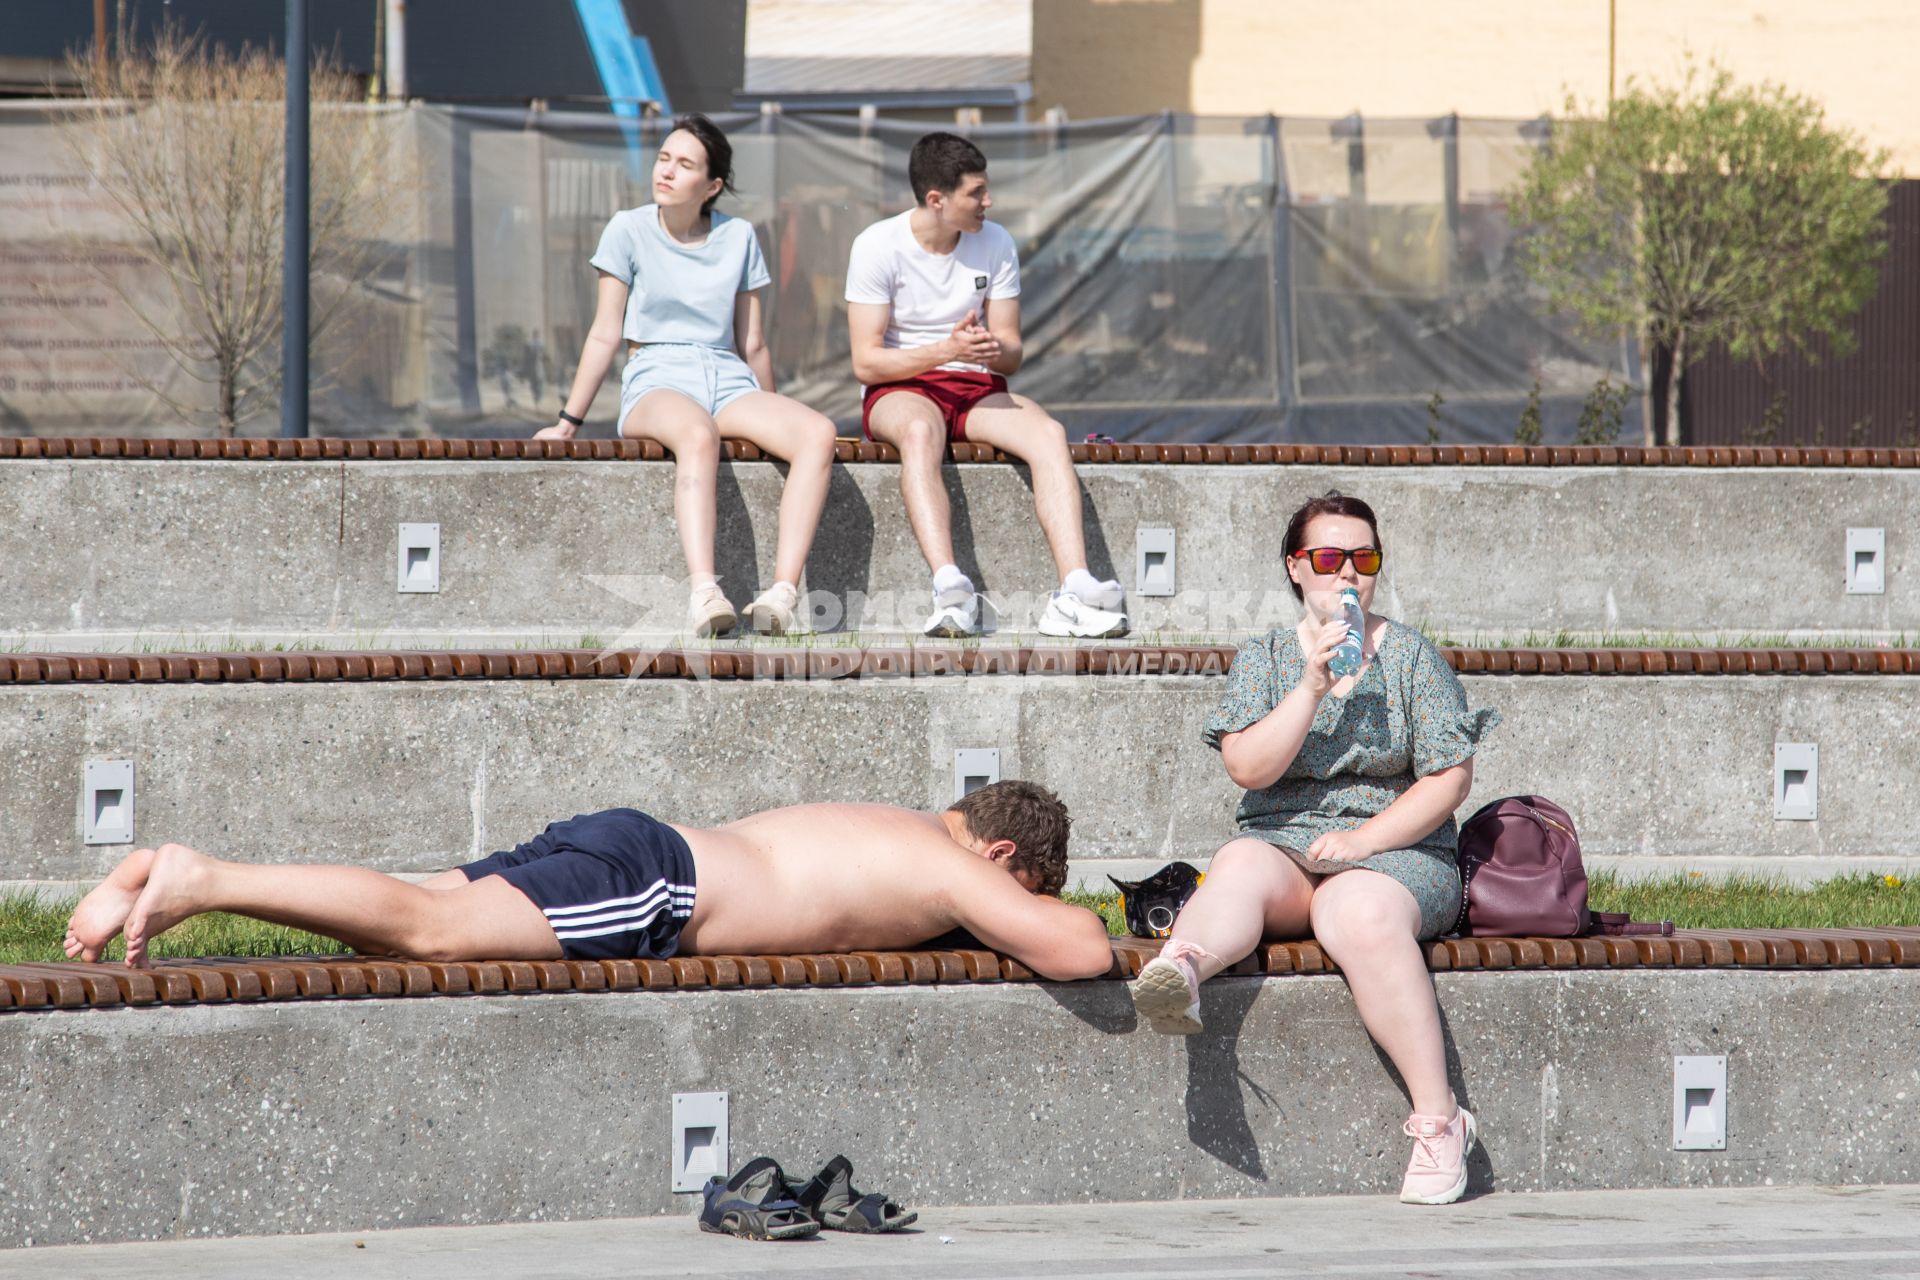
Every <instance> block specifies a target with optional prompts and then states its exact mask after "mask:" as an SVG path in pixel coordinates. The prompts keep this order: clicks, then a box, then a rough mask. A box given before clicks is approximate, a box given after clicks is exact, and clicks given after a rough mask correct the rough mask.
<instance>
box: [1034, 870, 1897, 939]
mask: <svg viewBox="0 0 1920 1280" xmlns="http://www.w3.org/2000/svg"><path fill="white" fill-rule="evenodd" d="M1587 888H1588V895H1587V901H1588V905H1589V906H1591V907H1592V908H1593V909H1594V910H1595V911H1625V912H1627V913H1629V914H1630V915H1632V916H1633V918H1634V919H1635V920H1671V921H1673V923H1674V927H1675V928H1679V929H1846V928H1862V929H1875V928H1898V927H1913V926H1916V925H1920V878H1915V879H1912V880H1905V879H1902V878H1901V877H1899V876H1890V875H1881V876H1876V875H1868V874H1865V873H1863V872H1857V873H1854V874H1851V875H1844V876H1836V877H1835V878H1833V879H1831V880H1823V881H1820V882H1819V883H1817V884H1810V885H1791V884H1788V883H1787V882H1785V881H1784V880H1778V879H1774V878H1771V877H1767V876H1744V875H1736V876H1727V877H1725V878H1722V879H1715V878H1710V877H1708V876H1706V875H1704V874H1702V873H1700V872H1692V873H1682V874H1676V875H1671V876H1663V877H1660V878H1657V879H1645V880H1635V879H1623V878H1621V877H1619V876H1616V875H1615V874H1613V873H1612V872H1608V871H1601V872H1594V873H1592V874H1590V875H1589V876H1588V877H1587ZM1063 896H1064V897H1065V898H1066V900H1067V901H1068V902H1072V903H1075V904H1077V905H1079V906H1083V907H1091V908H1092V909H1093V910H1095V911H1097V912H1099V913H1100V918H1101V919H1103V920H1105V921H1106V922H1107V932H1108V933H1110V934H1112V935H1113V936H1114V937H1116V938H1117V937H1122V936H1124V935H1125V934H1126V932H1127V927H1126V922H1125V920H1124V919H1123V918H1122V916H1121V913H1120V896H1119V895H1118V894H1116V893H1110V892H1109V893H1079V892H1074V893H1067V894H1065V895H1063Z"/></svg>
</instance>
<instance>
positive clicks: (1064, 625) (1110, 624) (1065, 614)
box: [1040, 591, 1127, 640]
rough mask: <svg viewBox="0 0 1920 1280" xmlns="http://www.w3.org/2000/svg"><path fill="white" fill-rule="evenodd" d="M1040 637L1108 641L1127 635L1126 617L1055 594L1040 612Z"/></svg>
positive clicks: (1067, 592) (1064, 592)
mask: <svg viewBox="0 0 1920 1280" xmlns="http://www.w3.org/2000/svg"><path fill="white" fill-rule="evenodd" d="M1040 634H1041V635H1043V636H1068V637H1072V638H1073V639H1075V640H1112V639H1115V638H1116V637H1119V636H1123V635H1125V634H1127V615H1126V614H1124V613H1120V612H1119V611H1117V610H1113V609H1096V608H1094V606H1092V605H1090V604H1088V603H1087V602H1086V601H1084V600H1082V599H1081V598H1080V597H1079V596H1076V595H1074V594H1073V593H1072V592H1070V591H1056V592H1054V593H1053V594H1052V595H1050V596H1048V597H1047V607H1046V608H1045V609H1044V610H1042V611H1041V614H1040Z"/></svg>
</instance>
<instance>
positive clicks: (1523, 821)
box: [1457, 796, 1673, 938]
mask: <svg viewBox="0 0 1920 1280" xmlns="http://www.w3.org/2000/svg"><path fill="white" fill-rule="evenodd" d="M1458 857H1459V861H1460V882H1461V885H1462V891H1461V918H1460V922H1459V924H1458V926H1457V929H1458V931H1459V932H1460V933H1463V934H1468V935H1471V936H1473V937H1477V938H1487V937H1503V938H1512V937H1528V936H1531V937H1542V938H1578V937H1580V936H1582V935H1583V934H1589V933H1606V934H1616V935H1618V934H1660V935H1662V936H1665V935H1667V934H1670V933H1672V932H1673V924H1672V923H1671V922H1670V921H1662V922H1660V923H1658V924H1635V923H1633V922H1632V921H1631V920H1629V919H1628V918H1627V916H1626V915H1625V914H1622V913H1615V912H1605V911H1589V910H1587V872H1586V868H1585V867H1583V866H1582V865H1581V864H1580V837H1579V836H1578V835H1576V834H1574V830H1573V819H1572V817H1570V816H1569V815H1568V813H1567V811H1566V810H1565V809H1562V808H1561V807H1560V806H1559V805H1557V804H1555V803H1554V802H1553V801H1551V800H1548V799H1546V798H1545V797H1543V796H1504V797H1502V798H1501V799H1498V800H1495V801H1494V802H1493V803H1492V804H1489V805H1485V806H1483V807H1482V808H1481V809H1480V810H1479V811H1478V812H1477V813H1475V814H1474V815H1473V816H1472V817H1471V818H1468V819H1467V820H1466V821H1465V822H1463V823H1461V824H1460V845H1459V854H1458Z"/></svg>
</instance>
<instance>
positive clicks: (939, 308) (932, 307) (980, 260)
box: [847, 209, 1020, 373]
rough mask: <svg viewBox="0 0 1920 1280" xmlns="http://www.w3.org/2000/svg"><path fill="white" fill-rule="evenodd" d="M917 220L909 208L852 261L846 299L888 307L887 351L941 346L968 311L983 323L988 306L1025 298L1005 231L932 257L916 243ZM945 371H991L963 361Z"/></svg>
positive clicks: (963, 237)
mask: <svg viewBox="0 0 1920 1280" xmlns="http://www.w3.org/2000/svg"><path fill="white" fill-rule="evenodd" d="M912 217H913V210H911V209H909V210H907V212H905V213H903V214H899V215H898V216H896V217H892V218H883V219H881V220H880V221H879V222H876V223H874V224H873V225H872V226H870V227H868V228H867V229H866V230H865V231H862V232H861V233H860V234H859V235H858V236H857V237H855V238H854V241H853V252H852V253H851V254H850V255H849V256H848V258H847V301H848V302H868V303H879V304H884V305H888V306H891V307H892V308H893V317H892V319H890V320H888V321H887V333H886V338H885V339H884V341H883V345H884V346H886V347H888V348H889V349H893V350H902V351H904V350H909V349H911V348H913V347H924V346H927V345H928V344H930V343H934V342H939V341H942V340H943V339H945V338H946V336H947V335H948V334H950V333H952V332H953V326H955V325H956V324H959V323H960V322H961V321H962V320H964V319H966V315H967V312H969V311H972V312H974V313H976V314H977V315H978V317H979V320H980V323H981V324H985V323H986V322H987V303H988V302H989V301H991V300H993V299H995V298H1017V297H1019V296H1020V254H1019V251H1018V250H1016V249H1015V248H1014V246H1013V237H1012V236H1011V235H1009V234H1008V233H1007V229H1006V228H1005V227H1003V226H1001V225H1000V224H999V223H997V222H989V223H987V224H986V225H985V226H983V227H982V228H981V229H980V230H979V231H962V232H961V233H960V243H959V244H957V245H955V246H954V249H953V252H952V253H947V254H939V253H928V252H927V251H926V250H925V249H923V248H921V247H920V242H919V241H918V240H916V239H914V238H913V226H912V224H911V223H910V221H909V219H911V218H912ZM940 367H941V368H942V369H963V370H967V371H970V372H973V373H990V372H992V371H991V370H989V369H988V368H987V367H986V366H985V365H980V364H968V363H966V362H964V361H960V360H950V361H948V362H947V363H946V364H943V365H941V366H940Z"/></svg>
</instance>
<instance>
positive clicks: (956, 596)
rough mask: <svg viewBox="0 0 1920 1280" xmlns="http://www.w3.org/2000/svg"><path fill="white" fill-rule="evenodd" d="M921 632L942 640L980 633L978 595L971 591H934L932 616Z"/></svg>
mask: <svg viewBox="0 0 1920 1280" xmlns="http://www.w3.org/2000/svg"><path fill="white" fill-rule="evenodd" d="M920 630H921V632H922V634H924V635H929V636H934V637H936V638H938V639H942V640H958V639H961V638H963V637H966V636H977V635H979V634H980V596H979V594H978V593H977V592H973V591H966V590H960V591H936V592H934V595H933V616H931V617H929V618H928V619H927V622H926V625H925V626H923V627H921V628H920Z"/></svg>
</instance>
